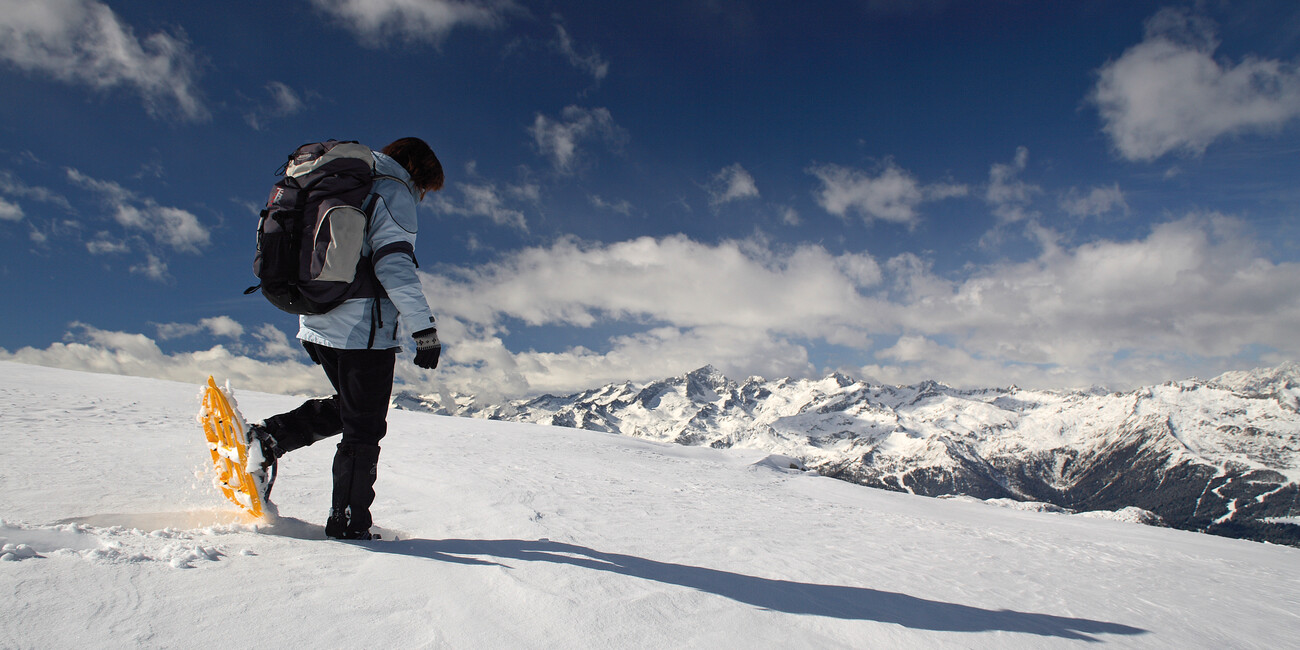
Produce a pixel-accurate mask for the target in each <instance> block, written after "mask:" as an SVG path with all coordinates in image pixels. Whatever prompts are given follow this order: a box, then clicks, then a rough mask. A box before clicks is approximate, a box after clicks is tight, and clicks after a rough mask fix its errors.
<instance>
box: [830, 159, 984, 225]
mask: <svg viewBox="0 0 1300 650" xmlns="http://www.w3.org/2000/svg"><path fill="white" fill-rule="evenodd" d="M808 173H810V174H812V175H814V176H816V177H817V179H818V180H820V181H821V183H822V186H821V188H820V189H819V190H817V191H816V192H815V193H814V195H813V196H814V197H815V198H816V200H817V205H820V206H821V207H822V208H823V209H824V210H826V211H827V212H829V213H831V214H833V215H836V216H840V217H843V216H845V215H847V214H848V213H849V212H856V213H857V214H858V215H859V216H861V217H862V218H863V219H864V220H865V221H867V222H868V223H870V222H871V220H872V219H880V220H883V221H890V222H893V223H900V224H904V225H907V226H914V225H916V224H917V222H919V221H920V219H921V215H920V213H919V212H918V208H919V207H920V205H921V204H922V203H925V202H928V201H938V200H942V199H947V198H952V197H957V196H965V195H966V194H967V192H968V189H967V187H966V186H965V185H954V184H947V183H936V184H931V185H922V184H921V183H920V182H919V181H917V180H916V177H914V176H913V175H912V174H910V173H908V172H907V171H904V170H903V169H901V168H899V167H898V165H896V164H894V162H893V161H892V160H887V161H885V164H884V165H883V167H882V168H881V170H880V173H879V174H877V175H875V176H873V175H871V174H869V173H867V172H864V171H861V170H858V169H853V168H850V167H841V166H839V165H821V166H816V167H812V168H810V169H809V170H808Z"/></svg>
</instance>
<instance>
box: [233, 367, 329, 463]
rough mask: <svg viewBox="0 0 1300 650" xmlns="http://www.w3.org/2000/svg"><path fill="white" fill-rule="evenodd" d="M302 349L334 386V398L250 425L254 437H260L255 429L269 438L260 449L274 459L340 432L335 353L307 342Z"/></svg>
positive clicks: (304, 405) (327, 398) (321, 400)
mask: <svg viewBox="0 0 1300 650" xmlns="http://www.w3.org/2000/svg"><path fill="white" fill-rule="evenodd" d="M302 345H303V348H305V349H306V350H307V354H308V355H310V356H311V359H312V361H315V362H316V363H318V364H320V366H321V368H322V369H324V370H325V377H326V378H328V379H329V380H330V385H332V386H334V395H333V396H331V397H325V398H321V399H310V400H307V401H306V402H303V404H302V406H299V407H298V408H296V409H294V410H292V411H289V412H288V413H281V414H279V415H273V416H271V417H269V418H266V419H265V420H263V421H262V423H261V424H255V425H253V428H254V435H255V436H257V434H258V433H260V432H259V431H257V429H259V428H260V429H261V432H265V433H266V434H268V435H269V437H270V440H269V441H267V443H268V444H267V445H264V448H266V447H267V446H268V445H269V447H270V448H271V449H273V450H274V453H275V455H276V456H277V457H279V456H282V455H284V454H286V453H288V452H290V451H293V450H295V449H301V448H302V447H306V446H307V445H310V444H312V443H315V442H318V441H320V440H324V439H325V438H329V437H330V436H337V435H338V434H340V433H342V432H343V419H342V417H341V415H340V414H339V400H338V390H339V382H338V359H337V356H336V353H337V352H338V351H337V350H333V349H331V348H327V347H324V346H321V345H316V344H315V343H309V342H307V341H303V344H302ZM257 437H259V438H260V437H261V436H257Z"/></svg>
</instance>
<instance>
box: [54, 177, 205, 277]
mask: <svg viewBox="0 0 1300 650" xmlns="http://www.w3.org/2000/svg"><path fill="white" fill-rule="evenodd" d="M67 175H68V180H70V181H72V182H73V183H75V184H76V185H80V186H81V187H84V188H86V189H89V190H91V191H94V192H96V193H98V194H100V195H102V196H103V197H104V199H105V201H106V202H107V207H108V209H109V210H110V211H112V213H113V218H114V220H115V221H117V223H118V224H119V225H121V226H123V227H124V228H127V229H129V230H139V231H143V232H145V233H147V234H149V235H150V236H152V237H153V239H154V240H155V241H157V242H158V243H159V244H162V245H165V246H168V247H170V248H173V249H175V250H178V251H183V252H189V253H197V252H198V251H199V248H200V247H203V246H206V245H207V244H208V242H209V240H210V238H211V235H210V234H209V232H208V229H207V228H206V227H204V226H203V224H202V223H200V222H199V219H198V217H196V216H194V214H193V213H191V212H188V211H186V210H182V209H180V208H173V207H169V206H163V205H158V203H156V202H155V201H154V200H153V199H151V198H148V197H144V198H142V197H139V196H137V195H136V194H135V193H134V192H132V191H130V190H128V189H126V188H124V187H122V186H121V185H119V184H117V183H114V182H112V181H103V180H98V179H94V178H91V177H89V176H86V175H85V174H83V173H81V172H79V171H77V170H75V169H71V168H69V169H68V170H67ZM158 265H159V263H157V262H151V263H150V264H149V265H148V266H147V267H141V269H142V271H144V272H146V273H147V274H148V275H151V276H154V275H155V274H154V273H153V271H156V270H157V268H158ZM163 268H164V269H165V265H163Z"/></svg>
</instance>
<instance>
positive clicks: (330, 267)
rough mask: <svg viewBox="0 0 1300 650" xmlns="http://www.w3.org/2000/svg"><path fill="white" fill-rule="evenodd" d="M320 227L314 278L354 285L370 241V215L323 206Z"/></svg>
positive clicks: (343, 206) (343, 207)
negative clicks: (366, 243)
mask: <svg viewBox="0 0 1300 650" xmlns="http://www.w3.org/2000/svg"><path fill="white" fill-rule="evenodd" d="M320 209H321V210H324V214H323V215H321V218H320V221H319V222H318V223H317V226H316V236H315V240H314V241H315V243H314V245H313V247H312V260H311V274H312V279H313V280H320V281H322V282H352V280H353V279H354V278H356V274H357V262H359V261H360V260H361V248H362V246H363V244H364V243H365V239H366V215H365V213H364V212H362V211H361V210H358V209H357V208H354V207H352V206H350V205H347V204H338V205H333V206H328V207H327V206H326V205H325V204H322V205H321V208H320Z"/></svg>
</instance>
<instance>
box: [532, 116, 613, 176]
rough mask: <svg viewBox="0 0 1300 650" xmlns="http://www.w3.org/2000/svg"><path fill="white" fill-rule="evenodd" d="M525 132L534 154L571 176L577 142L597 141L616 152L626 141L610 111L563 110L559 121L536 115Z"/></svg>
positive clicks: (577, 152)
mask: <svg viewBox="0 0 1300 650" xmlns="http://www.w3.org/2000/svg"><path fill="white" fill-rule="evenodd" d="M528 132H529V134H530V135H532V136H533V143H534V144H535V145H536V147H537V151H538V152H539V153H541V154H542V156H544V157H547V158H549V159H550V160H551V162H552V164H553V165H554V167H555V169H556V171H558V172H560V173H562V174H569V173H573V171H574V170H575V168H576V167H577V165H578V163H579V160H580V153H581V152H580V151H579V149H578V145H579V144H580V143H582V142H584V141H589V140H596V141H600V142H603V143H605V144H606V145H607V146H610V147H612V148H615V149H617V148H619V147H621V146H622V144H623V142H624V141H625V140H626V139H627V133H626V132H625V131H624V130H623V129H622V128H621V127H619V126H618V125H617V124H615V123H614V118H613V116H612V115H610V112H609V109H606V108H590V109H588V108H582V107H580V106H568V107H565V109H564V111H562V112H561V114H560V119H558V120H556V119H551V118H549V117H546V116H545V115H542V114H541V113H538V114H537V117H536V119H534V120H533V125H532V126H531V127H529V129H528Z"/></svg>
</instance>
